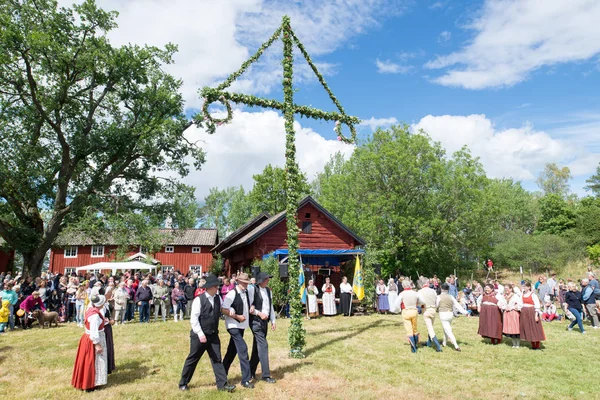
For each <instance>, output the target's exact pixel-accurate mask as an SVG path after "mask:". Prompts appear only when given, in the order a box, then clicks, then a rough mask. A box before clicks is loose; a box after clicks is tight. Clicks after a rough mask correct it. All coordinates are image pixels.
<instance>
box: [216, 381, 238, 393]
mask: <svg viewBox="0 0 600 400" xmlns="http://www.w3.org/2000/svg"><path fill="white" fill-rule="evenodd" d="M219 390H220V391H221V392H229V393H231V392H233V391H234V390H235V385H230V384H229V383H226V384H225V386H223V387H221V388H219Z"/></svg>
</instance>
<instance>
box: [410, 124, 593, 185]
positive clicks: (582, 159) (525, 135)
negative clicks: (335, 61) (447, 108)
mask: <svg viewBox="0 0 600 400" xmlns="http://www.w3.org/2000/svg"><path fill="white" fill-rule="evenodd" d="M411 128H412V129H413V131H415V132H416V131H418V130H420V129H423V131H425V132H426V133H427V134H428V135H429V136H430V137H431V138H432V139H434V140H435V141H439V142H440V143H441V144H442V146H443V147H444V148H445V149H446V150H447V151H448V153H449V154H451V153H453V152H455V151H457V150H459V149H460V148H462V147H463V146H464V145H467V146H468V147H469V149H470V150H471V153H472V154H473V155H474V156H476V157H480V159H481V162H482V164H483V166H484V168H485V170H486V172H487V173H488V176H490V177H495V178H501V177H510V178H514V179H516V180H523V181H532V180H534V179H535V178H536V177H537V175H538V174H539V172H540V171H541V170H542V169H543V168H544V165H545V164H547V163H551V162H556V163H558V164H559V165H567V166H569V168H571V172H572V174H573V176H574V177H577V176H582V175H586V174H589V173H591V172H593V171H594V170H595V168H596V166H597V165H598V162H599V161H600V153H591V152H589V151H588V149H587V148H586V147H584V146H581V145H578V144H574V143H571V142H570V141H565V140H560V139H556V138H553V137H551V136H550V135H549V134H548V133H546V132H544V131H538V130H536V129H534V127H533V126H531V125H530V124H526V125H524V126H522V127H520V128H511V129H498V128H496V127H495V126H494V124H493V123H492V121H491V120H489V119H488V118H486V116H485V115H480V114H473V115H468V116H457V115H442V116H433V115H427V116H426V117H423V118H422V119H421V120H420V121H419V122H418V123H417V124H414V125H412V127H411Z"/></svg>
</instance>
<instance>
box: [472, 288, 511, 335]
mask: <svg viewBox="0 0 600 400" xmlns="http://www.w3.org/2000/svg"><path fill="white" fill-rule="evenodd" d="M503 307H504V296H502V295H500V294H496V292H495V291H494V287H493V286H492V285H491V284H487V285H485V288H484V293H483V296H479V299H477V311H479V330H478V332H477V333H478V334H479V335H481V336H483V337H484V338H489V339H490V341H491V343H492V344H498V343H500V342H501V341H502V311H501V309H502V308H503Z"/></svg>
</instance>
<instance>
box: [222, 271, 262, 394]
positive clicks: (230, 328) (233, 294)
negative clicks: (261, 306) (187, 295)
mask: <svg viewBox="0 0 600 400" xmlns="http://www.w3.org/2000/svg"><path fill="white" fill-rule="evenodd" d="M249 282H250V278H249V277H248V274H246V273H245V272H242V273H241V274H239V275H238V277H237V283H238V285H237V286H236V287H235V289H233V290H230V291H229V292H228V293H227V295H226V296H225V299H224V300H223V306H222V312H223V314H224V315H225V326H226V327H227V332H229V335H230V338H229V345H228V346H227V352H226V353H225V357H223V366H224V367H225V372H227V373H228V372H229V367H230V366H231V363H232V362H233V360H234V359H235V356H236V354H237V356H238V358H239V359H240V367H241V369H242V386H243V387H245V388H247V389H254V384H253V383H252V382H250V380H251V379H252V375H251V374H250V360H249V359H248V345H247V344H246V342H245V341H244V331H245V330H246V328H248V327H249V321H248V320H249V315H250V314H249V311H250V297H249V295H248V283H249Z"/></svg>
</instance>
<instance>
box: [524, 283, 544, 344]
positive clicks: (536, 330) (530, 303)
mask: <svg viewBox="0 0 600 400" xmlns="http://www.w3.org/2000/svg"><path fill="white" fill-rule="evenodd" d="M541 314H542V312H541V304H540V299H539V298H538V296H537V294H535V293H534V292H533V291H532V290H531V282H525V285H524V286H523V308H522V309H521V319H520V321H519V325H520V334H521V340H525V341H526V342H531V348H532V349H533V350H539V349H540V342H541V341H542V340H546V335H545V334H544V328H543V327H542V321H541V318H540V315H541Z"/></svg>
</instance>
